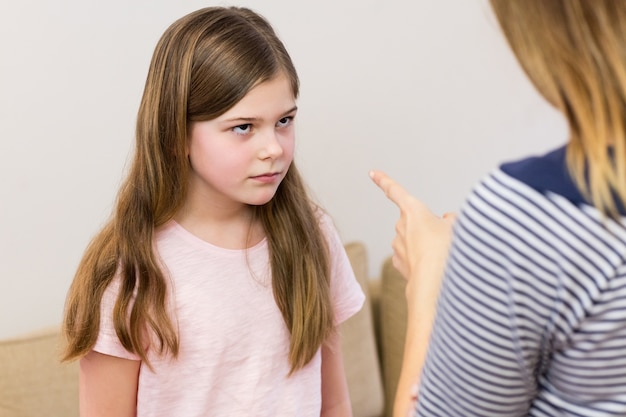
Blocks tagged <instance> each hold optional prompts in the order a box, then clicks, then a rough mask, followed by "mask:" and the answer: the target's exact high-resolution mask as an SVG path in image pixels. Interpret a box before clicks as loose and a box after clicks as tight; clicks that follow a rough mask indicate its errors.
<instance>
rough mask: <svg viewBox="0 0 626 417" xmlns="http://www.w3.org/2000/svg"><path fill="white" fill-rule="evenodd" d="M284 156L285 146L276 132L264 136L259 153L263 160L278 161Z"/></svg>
mask: <svg viewBox="0 0 626 417" xmlns="http://www.w3.org/2000/svg"><path fill="white" fill-rule="evenodd" d="M282 154H283V146H282V144H281V142H280V138H279V137H278V135H277V134H276V131H274V130H272V131H271V132H267V133H266V134H264V135H263V138H262V144H261V148H260V151H259V157H260V158H261V159H268V158H269V159H276V158H278V157H279V156H281V155H282Z"/></svg>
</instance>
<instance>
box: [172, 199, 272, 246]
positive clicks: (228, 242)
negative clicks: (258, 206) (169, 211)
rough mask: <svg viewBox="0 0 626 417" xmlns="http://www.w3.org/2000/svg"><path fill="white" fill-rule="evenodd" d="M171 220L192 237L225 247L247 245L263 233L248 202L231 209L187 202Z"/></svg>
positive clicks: (252, 243) (257, 240) (262, 235)
mask: <svg viewBox="0 0 626 417" xmlns="http://www.w3.org/2000/svg"><path fill="white" fill-rule="evenodd" d="M174 220H175V221H176V222H177V223H178V224H180V225H181V226H182V227H183V228H185V229H186V230H187V231H188V232H189V233H191V234H193V235H195V236H196V237H198V238H200V239H202V240H204V241H205V242H208V243H210V244H212V245H214V246H218V247H221V248H225V249H245V248H249V247H251V246H254V245H256V244H257V243H259V242H260V241H261V240H262V239H263V238H264V236H265V233H264V232H263V228H262V226H261V224H260V223H259V222H258V221H255V220H254V218H253V208H252V207H250V206H248V205H241V206H240V207H239V208H237V209H235V210H233V209H232V208H229V209H226V208H219V207H206V206H204V207H201V208H198V207H194V206H193V205H189V204H187V205H185V206H183V207H182V208H181V209H180V210H179V211H178V213H176V215H175V216H174Z"/></svg>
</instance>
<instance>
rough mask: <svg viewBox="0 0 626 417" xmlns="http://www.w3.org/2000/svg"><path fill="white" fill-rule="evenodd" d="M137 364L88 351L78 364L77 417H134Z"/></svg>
mask: <svg viewBox="0 0 626 417" xmlns="http://www.w3.org/2000/svg"><path fill="white" fill-rule="evenodd" d="M140 364H141V362H140V361H136V360H129V359H122V358H117V357H115V356H109V355H104V354H102V353H98V352H95V351H91V352H90V353H88V354H87V355H86V356H85V357H84V358H82V359H81V360H80V370H79V391H80V393H79V400H80V416H81V417H135V415H136V412H137V384H138V380H139V365H140Z"/></svg>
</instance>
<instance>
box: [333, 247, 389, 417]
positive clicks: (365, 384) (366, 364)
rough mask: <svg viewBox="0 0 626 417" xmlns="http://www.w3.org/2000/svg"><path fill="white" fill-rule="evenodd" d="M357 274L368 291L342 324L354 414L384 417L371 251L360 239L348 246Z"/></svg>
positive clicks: (357, 416)
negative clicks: (370, 258) (358, 308)
mask: <svg viewBox="0 0 626 417" xmlns="http://www.w3.org/2000/svg"><path fill="white" fill-rule="evenodd" d="M345 249H346V253H347V255H348V259H349V260H350V264H351V265H352V270H353V271H354V275H355V277H356V279H357V281H358V283H359V284H360V285H361V289H362V290H363V292H364V293H365V303H364V304H363V307H362V308H361V310H360V311H359V312H358V313H357V314H355V315H354V316H352V317H350V318H349V319H348V320H346V321H345V322H344V323H342V324H341V329H340V331H341V349H342V352H343V361H344V368H345V372H346V379H347V380H348V389H349V392H350V400H351V402H352V412H353V415H354V417H382V416H383V413H384V408H385V404H384V401H385V398H384V389H383V382H382V374H381V370H380V362H379V354H378V349H377V346H376V335H375V330H374V322H373V311H372V304H371V301H372V293H371V292H370V288H371V287H370V277H369V274H368V263H367V252H366V249H365V246H364V245H363V244H362V243H360V242H351V243H347V244H346V245H345Z"/></svg>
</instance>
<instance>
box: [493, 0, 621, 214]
mask: <svg viewBox="0 0 626 417" xmlns="http://www.w3.org/2000/svg"><path fill="white" fill-rule="evenodd" d="M491 5H492V8H493V10H494V11H495V14H496V16H497V18H498V21H499V22H500V26H501V27H502V30H503V32H504V35H505V36H506V38H507V40H508V42H509V44H510V46H511V48H512V50H513V52H514V53H515V55H516V56H517V59H518V61H519V62H520V64H521V66H522V67H523V68H524V70H525V71H526V73H527V75H528V77H529V78H530V80H531V81H532V82H533V83H534V85H535V86H536V88H537V89H538V90H539V92H540V93H541V94H542V95H543V96H544V97H545V98H546V99H547V100H548V101H549V102H550V103H551V104H552V105H554V106H555V107H556V108H557V109H558V110H560V111H561V112H562V113H563V114H564V115H565V117H566V119H567V122H568V125H569V131H570V140H569V142H568V145H567V162H568V167H569V170H570V173H571V175H572V177H573V178H574V180H575V182H576V184H577V186H578V188H579V189H580V190H581V192H582V193H583V194H584V195H585V196H586V197H587V198H588V200H589V201H590V202H591V203H592V204H593V205H594V206H595V207H597V208H598V209H599V210H600V211H601V212H603V213H604V214H607V215H610V216H611V217H616V216H617V215H618V213H619V211H620V208H623V207H626V204H625V203H626V144H625V134H626V133H625V132H626V65H625V64H626V2H624V1H621V0H617V1H616V0H491Z"/></svg>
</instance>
